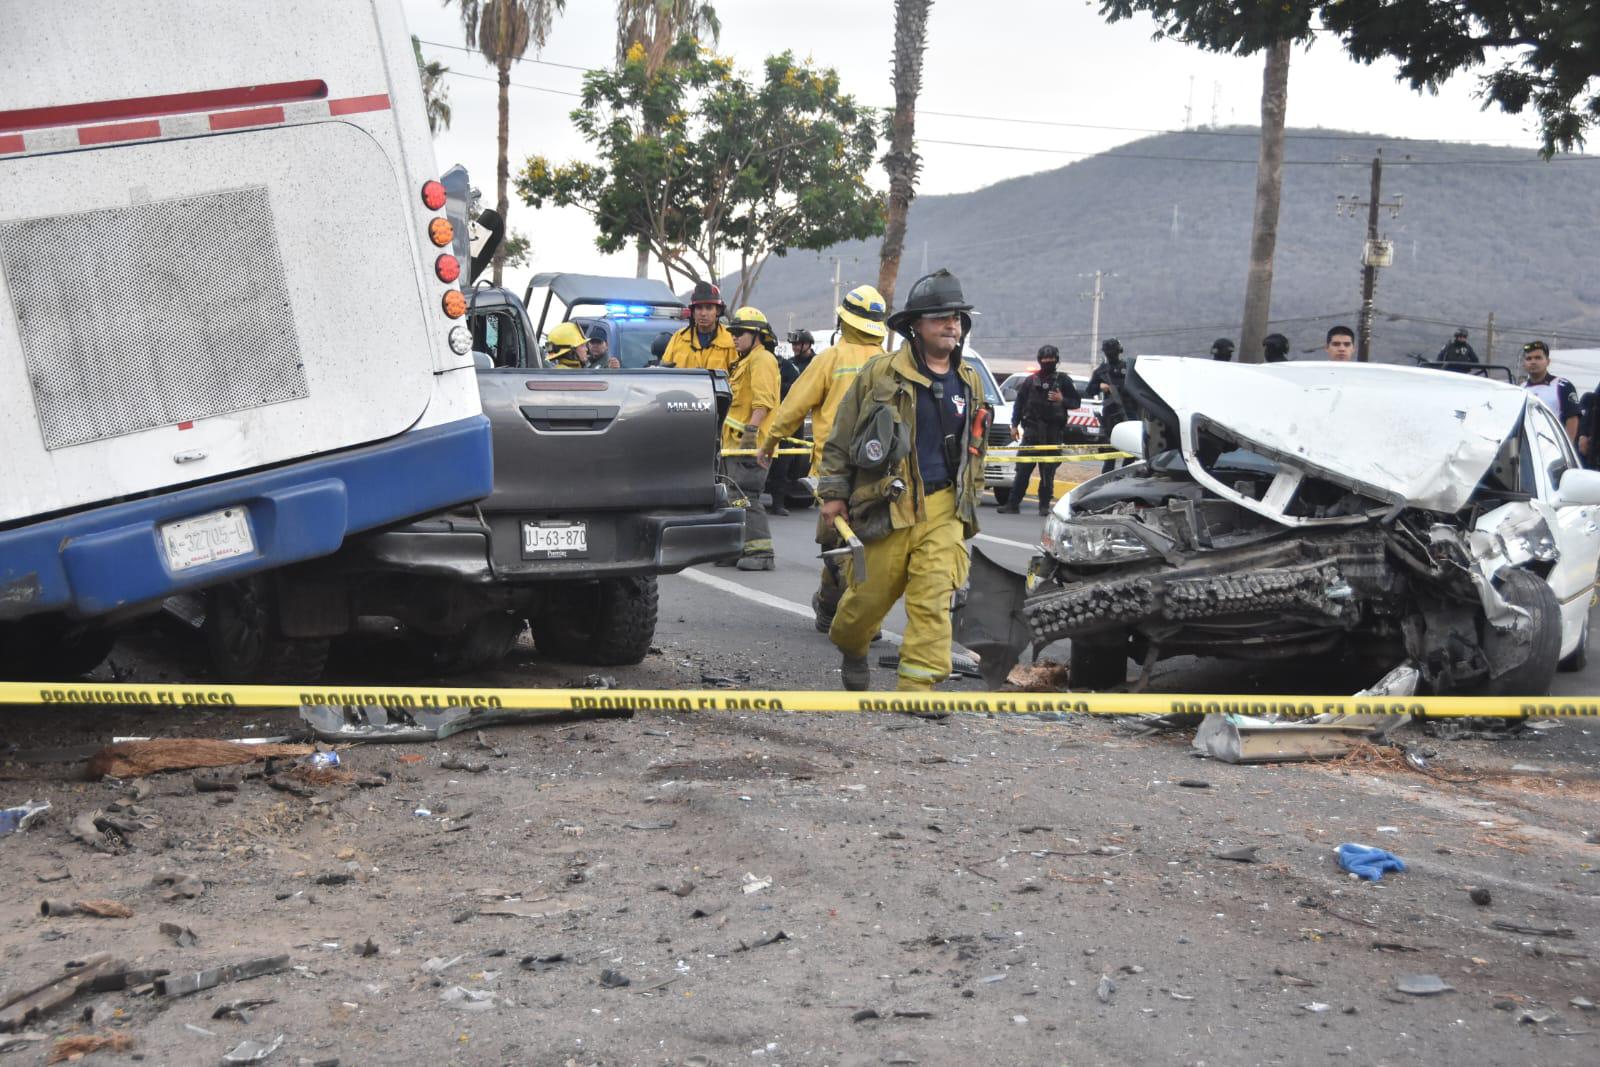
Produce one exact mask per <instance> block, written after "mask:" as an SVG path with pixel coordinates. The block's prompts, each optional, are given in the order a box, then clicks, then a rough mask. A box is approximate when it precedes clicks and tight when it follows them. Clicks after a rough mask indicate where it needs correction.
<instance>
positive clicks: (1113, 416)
mask: <svg viewBox="0 0 1600 1067" xmlns="http://www.w3.org/2000/svg"><path fill="white" fill-rule="evenodd" d="M1100 352H1101V354H1102V355H1104V356H1105V357H1106V361H1105V362H1104V363H1102V364H1100V365H1099V366H1098V367H1096V368H1095V369H1094V373H1093V374H1091V375H1090V376H1089V385H1088V391H1089V395H1090V396H1091V397H1099V398H1100V429H1101V431H1102V432H1104V433H1105V435H1106V440H1107V441H1109V440H1111V427H1113V426H1115V425H1116V424H1117V423H1119V422H1123V421H1125V420H1127V419H1128V418H1129V417H1130V416H1129V413H1128V411H1127V408H1126V407H1125V406H1124V402H1123V396H1122V385H1123V382H1125V381H1127V379H1128V364H1127V363H1126V362H1124V361H1123V358H1122V342H1121V341H1119V340H1117V339H1116V338H1115V337H1108V338H1106V340H1105V343H1104V344H1102V345H1101V346H1100ZM1116 466H1117V461H1116V460H1114V459H1108V460H1106V461H1105V463H1103V464H1101V466H1100V473H1101V474H1106V473H1108V472H1110V471H1112V470H1114V469H1115V468H1116Z"/></svg>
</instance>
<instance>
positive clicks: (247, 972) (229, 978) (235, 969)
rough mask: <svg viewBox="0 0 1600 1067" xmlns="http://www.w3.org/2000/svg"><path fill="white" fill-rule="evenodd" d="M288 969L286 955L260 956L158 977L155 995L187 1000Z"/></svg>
mask: <svg viewBox="0 0 1600 1067" xmlns="http://www.w3.org/2000/svg"><path fill="white" fill-rule="evenodd" d="M287 966H289V957H288V956H286V955H284V956H261V957H259V958H257V959H253V960H245V961H244V962H242V963H232V964H228V965H227V966H225V967H212V968H209V969H208V970H204V971H193V972H190V973H189V974H179V975H168V976H166V977H164V978H157V979H156V982H155V986H156V992H157V993H158V994H160V995H161V996H164V997H186V996H188V995H189V994H191V993H198V992H200V991H201V990H203V989H211V988H212V987H214V986H219V985H222V984H223V983H224V982H242V981H244V980H245V979H247V978H259V977H261V976H262V975H264V974H272V973H274V972H276V971H281V970H283V969H284V968H285V967H287Z"/></svg>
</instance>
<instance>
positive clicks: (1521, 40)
mask: <svg viewBox="0 0 1600 1067" xmlns="http://www.w3.org/2000/svg"><path fill="white" fill-rule="evenodd" d="M1318 8H1319V14H1320V16H1321V19H1322V24H1323V25H1324V26H1325V27H1327V28H1328V29H1329V30H1332V31H1333V32H1334V33H1336V34H1338V35H1339V39H1340V41H1341V42H1342V43H1343V44H1344V47H1345V50H1346V51H1348V52H1349V53H1350V55H1351V56H1353V57H1354V58H1356V59H1358V60H1360V61H1361V62H1363V63H1371V62H1373V61H1375V60H1378V59H1382V58H1385V57H1388V58H1390V59H1394V60H1397V61H1398V62H1399V64H1400V77H1401V79H1402V80H1404V81H1407V82H1409V83H1410V84H1411V87H1412V88H1413V89H1427V90H1430V91H1434V90H1437V89H1438V88H1439V86H1440V85H1442V84H1443V83H1444V82H1445V81H1446V79H1448V78H1449V77H1450V76H1451V75H1453V74H1457V73H1460V72H1464V71H1476V70H1478V68H1480V67H1485V66H1487V65H1489V64H1490V63H1497V64H1498V65H1497V66H1495V67H1494V68H1493V69H1491V70H1488V71H1487V72H1483V73H1480V74H1479V75H1478V86H1479V94H1480V96H1481V97H1482V99H1483V101H1484V106H1485V107H1488V106H1498V107H1499V108H1501V109H1502V110H1504V111H1507V112H1510V113H1511V114H1514V115H1517V114H1521V113H1522V112H1524V111H1526V110H1528V109H1530V108H1531V109H1532V110H1533V111H1534V113H1535V114H1537V115H1538V118H1539V137H1540V142H1541V149H1542V151H1543V152H1544V154H1545V156H1546V157H1547V158H1548V157H1549V156H1551V155H1553V154H1554V153H1555V152H1556V151H1558V150H1570V149H1574V148H1578V147H1581V146H1582V145H1583V143H1584V134H1585V132H1586V131H1587V130H1588V129H1589V128H1591V127H1592V126H1594V125H1595V124H1596V122H1600V93H1597V91H1596V82H1597V80H1600V5H1597V4H1595V3H1594V0H1339V2H1337V3H1333V2H1327V3H1322V4H1319V5H1318Z"/></svg>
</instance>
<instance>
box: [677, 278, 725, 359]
mask: <svg viewBox="0 0 1600 1067" xmlns="http://www.w3.org/2000/svg"><path fill="white" fill-rule="evenodd" d="M727 313H728V305H726V304H724V303H723V302H722V292H721V291H720V290H719V289H718V288H717V287H716V286H714V285H712V284H711V283H710V282H696V283H695V285H694V292H693V293H692V294H690V296H689V318H690V321H689V325H687V326H685V327H684V328H683V329H681V330H679V331H678V332H677V333H675V334H673V335H672V340H671V341H668V342H667V350H666V351H665V352H663V353H662V355H661V365H662V366H663V367H681V368H684V369H685V370H693V369H698V368H702V367H703V368H705V369H707V370H720V371H726V370H727V369H728V367H729V366H730V365H731V364H732V363H733V359H734V352H733V335H732V334H730V333H729V332H728V330H727V329H726V328H725V327H723V325H722V323H720V322H719V321H717V320H718V319H720V318H721V317H722V316H723V315H726V314H727Z"/></svg>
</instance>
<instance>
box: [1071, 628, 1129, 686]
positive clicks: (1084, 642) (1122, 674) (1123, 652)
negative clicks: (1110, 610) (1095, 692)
mask: <svg viewBox="0 0 1600 1067" xmlns="http://www.w3.org/2000/svg"><path fill="white" fill-rule="evenodd" d="M1067 663H1068V668H1069V673H1068V675H1067V677H1068V680H1069V681H1070V682H1071V685H1072V688H1073V689H1110V688H1111V687H1113V686H1118V685H1122V684H1124V683H1125V682H1127V680H1128V638H1127V635H1126V634H1121V635H1118V636H1117V637H1114V638H1113V637H1110V636H1109V635H1108V636H1106V637H1102V638H1099V639H1097V640H1094V641H1091V640H1090V639H1088V638H1086V637H1074V638H1073V639H1072V642H1071V644H1070V645H1069V646H1068V649H1067Z"/></svg>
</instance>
